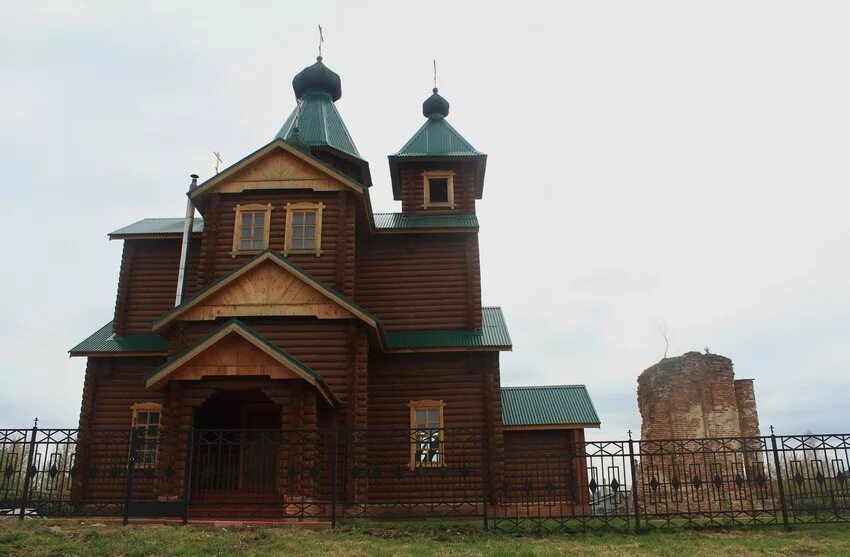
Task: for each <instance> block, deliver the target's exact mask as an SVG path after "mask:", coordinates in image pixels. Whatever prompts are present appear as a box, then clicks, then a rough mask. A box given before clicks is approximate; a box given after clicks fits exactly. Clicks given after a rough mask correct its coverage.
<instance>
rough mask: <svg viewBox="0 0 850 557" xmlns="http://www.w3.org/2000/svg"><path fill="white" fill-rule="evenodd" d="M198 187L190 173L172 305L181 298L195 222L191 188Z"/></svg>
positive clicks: (177, 304)
mask: <svg viewBox="0 0 850 557" xmlns="http://www.w3.org/2000/svg"><path fill="white" fill-rule="evenodd" d="M197 187H198V175H197V174H192V184H191V185H190V186H189V193H188V195H187V199H186V218H185V219H184V221H183V245H182V246H181V248H180V270H179V272H178V273H177V295H176V296H175V297H174V306H175V307H176V306H179V305H180V302H181V301H182V300H183V283H184V282H186V259H187V258H188V256H189V240H191V238H192V226H193V225H194V223H195V206H194V205H192V197H191V196H192V190H194V189H195V188H197Z"/></svg>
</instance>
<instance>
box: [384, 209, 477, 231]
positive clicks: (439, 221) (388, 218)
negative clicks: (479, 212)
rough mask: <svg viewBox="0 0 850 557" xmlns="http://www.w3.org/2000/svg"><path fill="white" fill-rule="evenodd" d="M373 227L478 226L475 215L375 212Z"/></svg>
mask: <svg viewBox="0 0 850 557" xmlns="http://www.w3.org/2000/svg"><path fill="white" fill-rule="evenodd" d="M374 217H375V228H377V229H379V230H384V229H417V228H478V217H476V216H475V215H423V216H405V215H403V214H401V213H375V215H374Z"/></svg>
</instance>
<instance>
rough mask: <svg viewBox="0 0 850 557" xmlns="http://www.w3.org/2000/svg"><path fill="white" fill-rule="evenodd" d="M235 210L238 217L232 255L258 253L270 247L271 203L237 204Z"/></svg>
mask: <svg viewBox="0 0 850 557" xmlns="http://www.w3.org/2000/svg"><path fill="white" fill-rule="evenodd" d="M234 211H236V219H235V224H234V229H233V251H232V252H231V255H232V256H233V257H236V256H237V255H240V254H245V253H256V252H258V251H261V250H264V249H266V248H267V247H269V225H270V223H271V213H272V206H271V204H268V205H259V204H252V205H237V206H236V207H235V208H234Z"/></svg>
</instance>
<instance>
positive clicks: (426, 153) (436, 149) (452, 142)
mask: <svg viewBox="0 0 850 557" xmlns="http://www.w3.org/2000/svg"><path fill="white" fill-rule="evenodd" d="M479 155H484V153H481V152H479V151H478V150H476V149H475V147H473V146H472V145H471V144H470V143H469V142H468V141H467V140H466V139H464V137H463V136H462V135H460V133H459V132H458V131H457V130H456V129H454V128H453V127H452V125H451V124H449V123H448V122H447V121H446V119H445V118H444V117H442V116H440V115H436V116H430V117H429V118H428V119H427V120H426V121H425V123H424V124H422V127H421V128H419V130H418V131H417V132H416V133H415V134H413V137H411V138H410V140H409V141H408V142H407V143H405V144H404V147H402V148H401V149H399V151H398V152H397V153H394V154H392V155H390V157H471V156H479Z"/></svg>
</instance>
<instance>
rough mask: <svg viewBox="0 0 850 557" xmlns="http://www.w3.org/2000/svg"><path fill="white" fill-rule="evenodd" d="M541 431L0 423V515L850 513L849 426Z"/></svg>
mask: <svg viewBox="0 0 850 557" xmlns="http://www.w3.org/2000/svg"><path fill="white" fill-rule="evenodd" d="M557 439H560V441H559V442H547V443H541V442H539V440H536V439H535V438H534V437H533V436H523V435H517V434H511V433H505V434H504V435H497V436H488V435H486V434H485V432H484V431H482V430H479V429H441V430H429V431H428V432H423V431H421V430H419V431H410V430H395V431H377V430H375V431H348V430H317V429H314V430H297V431H288V430H200V429H193V430H180V431H173V432H167V431H162V432H159V433H158V435H157V437H156V438H155V439H151V438H150V437H146V436H143V435H141V434H139V433H137V432H136V431H126V430H122V431H108V430H92V431H88V430H76V429H40V428H37V427H33V428H30V429H7V430H0V514H4V513H5V514H7V515H15V516H19V517H20V518H23V517H24V516H27V515H30V516H40V517H70V516H117V517H123V519H124V521H125V522H127V521H129V520H130V519H133V518H141V517H146V518H150V517H156V518H168V519H173V520H177V521H182V522H184V523H185V522H187V521H190V520H212V519H237V520H257V521H284V520H288V521H326V522H329V523H331V524H333V525H336V524H337V523H338V522H340V521H344V520H355V519H377V520H385V519H387V520H388V519H412V520H422V519H464V520H474V521H475V522H477V523H479V524H481V525H482V527H484V528H496V529H499V530H503V531H534V532H549V531H578V530H586V529H594V528H600V529H601V528H604V529H613V530H624V531H625V530H630V531H638V532H640V531H644V530H648V529H658V528H681V527H694V526H696V527H711V526H738V525H776V526H784V527H785V528H791V527H792V526H794V525H799V524H810V523H834V522H850V474H848V469H850V434H834V435H818V434H805V435H787V436H778V435H773V434H771V435H769V436H764V437H751V438H728V439H676V440H651V441H650V440H645V441H640V440H632V439H626V440H619V441H587V442H581V443H576V442H574V441H572V439H574V437H572V436H569V435H568V434H566V433H565V434H564V436H563V437H562V438H560V437H559V438H557Z"/></svg>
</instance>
